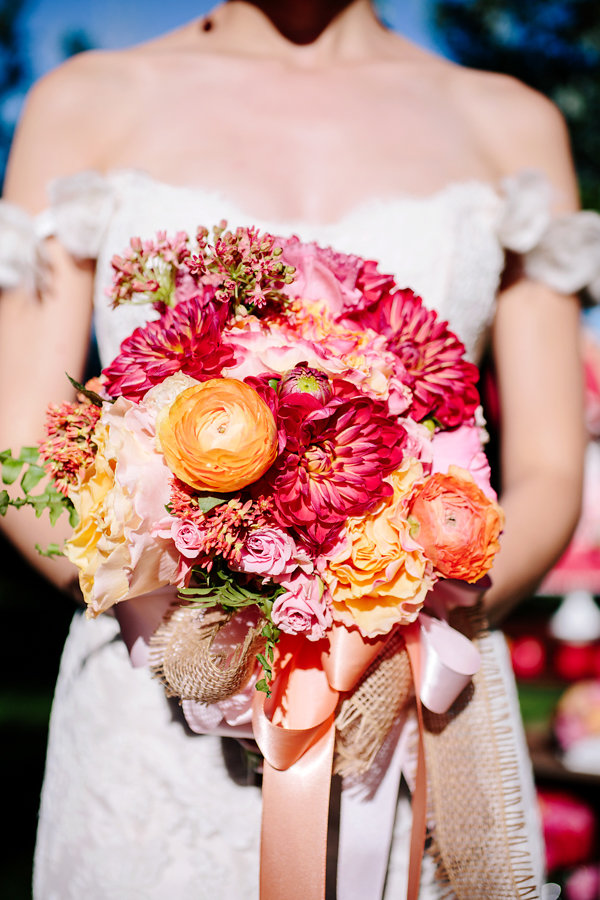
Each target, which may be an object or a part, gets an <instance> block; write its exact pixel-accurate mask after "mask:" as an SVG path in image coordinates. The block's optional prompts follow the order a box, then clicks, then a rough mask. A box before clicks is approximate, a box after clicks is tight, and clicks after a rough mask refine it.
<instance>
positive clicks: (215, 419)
mask: <svg viewBox="0 0 600 900" xmlns="http://www.w3.org/2000/svg"><path fill="white" fill-rule="evenodd" d="M157 424H158V434H159V439H160V444H161V447H162V450H163V453H164V455H165V459H166V462H167V465H168V466H169V468H170V469H171V471H172V472H173V473H174V474H175V475H176V476H177V478H179V479H180V480H181V481H183V482H185V484H187V485H189V486H190V487H192V488H195V489H196V490H200V491H203V490H204V491H216V492H218V493H227V492H228V491H237V490H240V489H241V488H243V487H246V486H247V485H248V484H252V483H253V482H254V481H257V480H258V479H259V478H260V477H261V475H263V474H264V473H265V472H266V470H267V469H268V468H269V466H270V465H271V464H272V463H273V461H274V459H275V456H276V455H277V426H276V424H275V419H274V417H273V413H272V412H271V410H270V409H269V407H268V406H267V404H266V403H265V402H264V400H262V398H261V397H260V396H259V395H258V393H257V392H256V391H255V390H254V388H251V387H250V386H249V385H247V384H245V383H244V382H243V381H238V380H237V379H235V378H212V379H210V380H209V381H203V382H201V383H199V384H196V385H192V386H191V387H189V388H186V390H184V391H182V392H181V393H180V394H179V395H178V396H177V397H176V399H175V401H174V403H173V404H172V405H171V406H170V407H169V408H168V410H165V411H164V412H163V414H161V415H159V419H158V423H157Z"/></svg>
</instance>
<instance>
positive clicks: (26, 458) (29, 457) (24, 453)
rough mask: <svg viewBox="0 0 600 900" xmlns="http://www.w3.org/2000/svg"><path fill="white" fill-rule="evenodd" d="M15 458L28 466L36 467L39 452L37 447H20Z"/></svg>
mask: <svg viewBox="0 0 600 900" xmlns="http://www.w3.org/2000/svg"><path fill="white" fill-rule="evenodd" d="M17 458H18V459H20V460H21V461H22V462H24V463H27V464H28V465H30V466H32V465H36V463H37V462H38V461H39V458H40V451H39V450H38V448H37V447H21V450H20V453H19V456H18V457H17Z"/></svg>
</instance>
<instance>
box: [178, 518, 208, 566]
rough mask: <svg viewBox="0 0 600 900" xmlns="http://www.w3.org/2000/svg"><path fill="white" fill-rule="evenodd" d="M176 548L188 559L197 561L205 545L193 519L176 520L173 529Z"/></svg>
mask: <svg viewBox="0 0 600 900" xmlns="http://www.w3.org/2000/svg"><path fill="white" fill-rule="evenodd" d="M172 537H173V541H174V542H175V546H176V547H177V549H178V550H179V552H180V553H181V555H182V556H185V557H186V559H195V558H196V556H198V551H199V550H200V547H202V545H203V541H202V534H201V532H200V529H199V528H198V526H197V525H196V523H195V522H192V520H191V519H183V520H181V519H175V521H174V522H173V528H172Z"/></svg>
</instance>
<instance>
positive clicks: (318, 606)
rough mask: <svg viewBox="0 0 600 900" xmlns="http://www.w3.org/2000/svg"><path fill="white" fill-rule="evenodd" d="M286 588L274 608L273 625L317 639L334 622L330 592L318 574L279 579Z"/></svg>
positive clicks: (322, 635) (291, 632) (310, 638)
mask: <svg viewBox="0 0 600 900" xmlns="http://www.w3.org/2000/svg"><path fill="white" fill-rule="evenodd" d="M279 583H280V584H281V586H282V587H284V588H285V593H284V594H281V595H280V596H279V597H278V598H277V599H276V600H275V602H274V604H273V609H272V610H271V618H272V620H273V624H274V625H276V626H277V628H280V629H281V631H284V632H285V633H286V634H303V635H304V637H306V638H308V640H309V641H318V640H320V639H321V638H322V637H324V636H325V631H326V629H327V628H329V627H330V625H331V623H332V616H331V609H330V597H329V592H328V591H327V590H326V589H325V585H324V584H323V582H322V581H321V579H320V578H319V577H318V576H316V575H305V574H304V573H302V572H301V573H299V574H298V575H295V576H294V577H293V578H291V579H289V580H284V579H281V580H280V581H279Z"/></svg>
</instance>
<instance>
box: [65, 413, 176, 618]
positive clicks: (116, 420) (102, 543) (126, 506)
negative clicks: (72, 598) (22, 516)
mask: <svg viewBox="0 0 600 900" xmlns="http://www.w3.org/2000/svg"><path fill="white" fill-rule="evenodd" d="M94 443H95V444H96V446H97V453H96V456H95V459H94V462H93V464H92V465H91V466H89V467H88V468H87V469H86V470H85V472H84V473H83V476H82V478H81V481H80V483H79V485H78V487H77V490H76V491H73V493H72V499H73V503H74V505H75V508H76V510H77V513H78V515H79V524H78V525H77V527H76V528H75V530H74V532H73V534H72V535H71V537H70V539H69V540H68V541H67V542H66V545H65V555H66V556H67V558H68V559H70V560H71V562H72V563H74V564H75V565H76V566H77V568H78V569H79V583H80V586H81V590H82V593H83V597H84V600H85V602H86V604H87V613H88V616H96V615H98V614H99V613H102V612H105V611H106V610H107V609H109V608H110V607H111V606H113V605H114V604H115V603H119V602H120V601H122V600H127V599H129V598H130V597H135V596H139V595H141V594H145V593H148V592H150V591H153V590H155V589H156V588H158V587H161V586H164V585H166V584H169V583H172V581H173V579H174V578H175V575H176V571H177V563H178V559H177V552H176V550H175V547H174V545H173V543H172V541H171V540H165V539H162V538H160V537H158V536H156V535H154V534H153V533H152V530H153V526H154V523H155V522H156V521H157V520H158V519H159V518H160V517H161V516H162V515H163V514H164V509H165V504H166V503H167V502H168V499H169V478H170V473H169V471H168V469H167V467H166V465H165V463H164V459H163V456H162V454H161V453H159V452H158V451H157V450H156V448H155V445H154V431H153V415H152V413H151V412H150V411H149V410H147V409H146V408H145V407H144V406H143V405H139V406H138V405H137V404H134V403H132V402H131V401H130V400H126V399H125V398H123V397H120V398H119V399H118V400H117V401H116V402H115V403H114V404H113V405H112V406H107V407H105V408H104V409H103V412H102V418H101V419H100V421H99V423H98V424H97V426H96V429H95V432H94Z"/></svg>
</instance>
